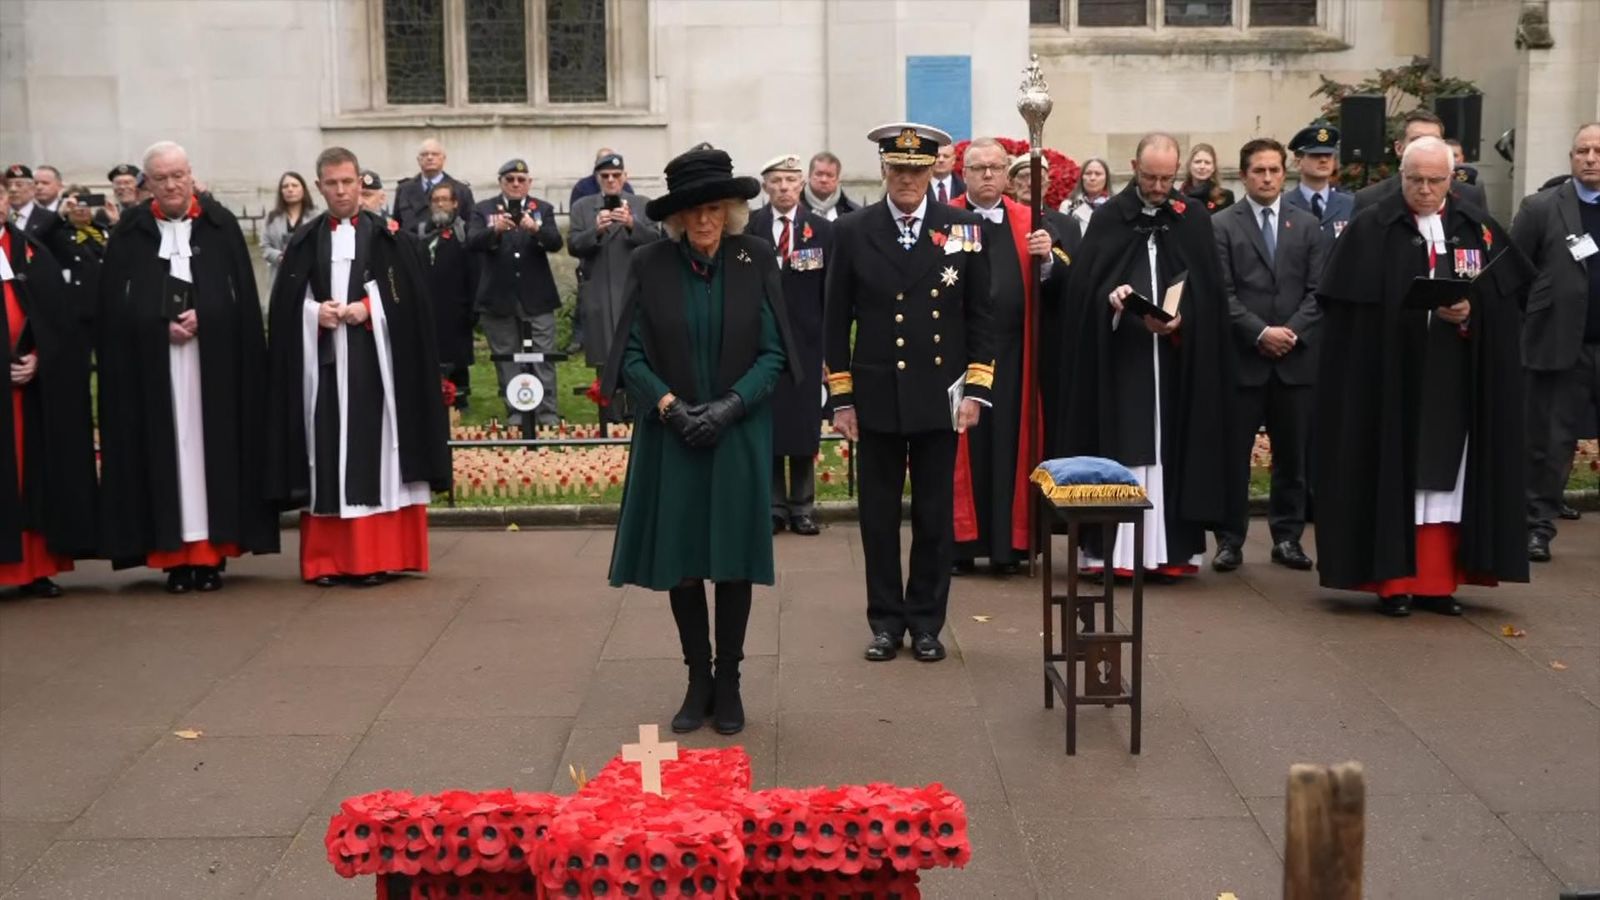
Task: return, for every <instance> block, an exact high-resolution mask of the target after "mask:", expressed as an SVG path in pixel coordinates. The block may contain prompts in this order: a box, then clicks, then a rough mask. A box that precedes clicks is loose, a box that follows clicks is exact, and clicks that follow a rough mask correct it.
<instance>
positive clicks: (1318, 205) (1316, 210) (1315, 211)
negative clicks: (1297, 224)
mask: <svg viewBox="0 0 1600 900" xmlns="http://www.w3.org/2000/svg"><path fill="white" fill-rule="evenodd" d="M1311 214H1312V215H1313V216H1316V217H1317V218H1318V219H1321V218H1322V193H1321V192H1320V191H1319V192H1317V193H1315V194H1312V195H1311Z"/></svg>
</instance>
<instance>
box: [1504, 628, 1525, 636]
mask: <svg viewBox="0 0 1600 900" xmlns="http://www.w3.org/2000/svg"><path fill="white" fill-rule="evenodd" d="M1500 635H1501V636H1502V637H1527V636H1528V633H1527V632H1526V631H1523V630H1522V629H1521V628H1518V627H1517V626H1515V625H1501V626H1500Z"/></svg>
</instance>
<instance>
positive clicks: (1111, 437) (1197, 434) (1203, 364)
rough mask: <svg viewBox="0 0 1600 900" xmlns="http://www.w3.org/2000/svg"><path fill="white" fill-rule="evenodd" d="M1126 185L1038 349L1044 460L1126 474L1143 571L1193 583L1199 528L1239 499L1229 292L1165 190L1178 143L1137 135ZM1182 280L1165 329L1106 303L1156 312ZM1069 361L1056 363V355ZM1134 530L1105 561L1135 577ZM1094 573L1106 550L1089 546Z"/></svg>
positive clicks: (1223, 516) (1212, 254) (1190, 209)
mask: <svg viewBox="0 0 1600 900" xmlns="http://www.w3.org/2000/svg"><path fill="white" fill-rule="evenodd" d="M1133 166H1134V171H1135V174H1136V177H1135V178H1134V180H1133V181H1132V182H1130V183H1129V185H1128V186H1127V188H1125V189H1124V190H1123V191H1122V192H1121V193H1119V194H1117V195H1116V196H1114V197H1112V198H1111V199H1110V200H1108V201H1106V202H1105V204H1104V205H1102V206H1101V207H1100V208H1099V209H1098V210H1096V211H1095V213H1094V216H1093V218H1091V219H1090V225H1089V228H1088V229H1086V230H1085V233H1084V239H1083V243H1082V244H1081V245H1080V246H1079V248H1078V256H1077V259H1076V261H1075V263H1074V265H1073V269H1074V272H1073V276H1072V278H1071V280H1070V282H1069V284H1068V286H1067V296H1066V310H1067V311H1068V312H1067V314H1066V315H1065V316H1064V317H1063V320H1064V321H1065V322H1066V323H1067V327H1068V329H1069V333H1067V334H1064V335H1062V336H1061V337H1060V339H1059V340H1056V341H1046V342H1044V346H1043V347H1042V348H1041V357H1042V358H1041V360H1040V365H1041V369H1042V370H1043V371H1056V372H1060V373H1061V374H1062V377H1063V380H1064V383H1063V384H1061V385H1060V386H1059V388H1058V390H1057V396H1058V397H1059V398H1060V399H1059V403H1060V406H1061V408H1062V414H1061V416H1060V417H1059V419H1058V420H1057V421H1056V422H1054V423H1053V425H1052V427H1051V428H1050V433H1049V438H1050V441H1051V446H1052V449H1051V452H1050V453H1049V454H1048V455H1050V456H1085V455H1088V456H1103V457H1107V458H1109V459H1113V460H1116V461H1117V462H1119V463H1122V464H1123V465H1124V466H1127V467H1128V468H1129V469H1130V470H1131V471H1132V472H1133V474H1134V476H1135V477H1136V478H1138V479H1139V483H1140V484H1142V485H1143V486H1144V488H1145V491H1146V493H1147V494H1148V495H1149V498H1150V502H1151V503H1152V504H1153V508H1152V509H1151V510H1150V511H1149V512H1147V513H1146V514H1145V527H1144V566H1145V568H1146V569H1148V570H1151V571H1153V572H1155V573H1157V574H1159V575H1162V576H1177V575H1188V574H1193V573H1194V572H1195V571H1197V569H1198V566H1199V559H1200V554H1201V553H1203V552H1204V550H1205V533H1206V531H1207V529H1209V528H1214V527H1216V526H1217V525H1218V524H1220V523H1222V522H1226V521H1231V518H1230V512H1231V511H1232V510H1233V504H1237V503H1242V502H1244V499H1243V498H1244V494H1245V490H1244V487H1243V486H1242V485H1240V486H1237V488H1235V486H1233V485H1232V484H1231V482H1230V478H1236V477H1237V476H1236V475H1232V474H1231V471H1230V470H1232V469H1234V468H1237V467H1233V466H1229V465H1228V461H1227V457H1226V455H1225V454H1226V448H1227V446H1228V440H1227V436H1228V435H1229V434H1230V433H1231V430H1230V428H1229V425H1228V423H1229V416H1230V412H1231V409H1230V398H1232V397H1233V396H1234V391H1235V376H1234V370H1233V367H1234V362H1233V350H1232V346H1231V345H1230V344H1229V343H1228V341H1229V333H1228V295H1227V292H1226V291H1225V290H1224V288H1223V285H1222V277H1221V270H1220V262H1219V260H1218V258H1217V250H1216V241H1215V238H1214V237H1213V233H1212V228H1211V219H1210V217H1209V216H1208V215H1207V214H1206V211H1205V210H1204V209H1203V208H1202V207H1201V205H1200V204H1197V203H1189V202H1185V201H1184V199H1183V198H1182V197H1181V196H1179V195H1178V194H1177V193H1176V192H1175V191H1174V190H1173V188H1172V180H1173V178H1174V177H1175V176H1176V173H1177V169H1178V145H1177V141H1176V140H1174V139H1173V138H1172V137H1171V136H1169V135H1165V134H1159V133H1157V134H1150V135H1146V136H1145V137H1144V138H1143V139H1142V140H1141V141H1140V142H1139V148H1138V153H1137V156H1136V158H1135V159H1134V163H1133ZM1180 277H1181V278H1182V279H1183V281H1184V287H1183V294H1182V298H1183V299H1182V303H1181V305H1180V307H1179V310H1178V317H1177V318H1176V319H1175V320H1174V321H1173V322H1171V323H1167V324H1166V325H1163V324H1162V323H1160V322H1158V321H1156V320H1155V319H1153V318H1140V317H1137V316H1135V315H1134V314H1133V313H1132V312H1131V311H1127V310H1123V309H1121V308H1120V304H1119V303H1114V302H1113V300H1112V298H1113V295H1115V296H1116V297H1117V299H1118V300H1120V299H1121V298H1122V297H1123V296H1126V294H1127V293H1128V291H1129V290H1135V291H1137V292H1138V293H1140V294H1142V295H1144V296H1146V297H1148V298H1150V299H1151V300H1152V302H1154V303H1156V304H1158V305H1159V304H1160V303H1161V302H1162V298H1163V297H1164V295H1165V293H1166V291H1167V289H1168V287H1170V286H1171V285H1172V284H1173V283H1174V282H1176V281H1177V280H1178V279H1179V278H1180ZM1063 351H1065V352H1070V353H1072V354H1073V355H1074V356H1073V358H1072V359H1070V360H1066V361H1060V360H1053V359H1052V358H1051V355H1052V354H1053V353H1057V352H1063ZM1132 536H1133V528H1132V526H1131V525H1124V526H1122V527H1121V528H1120V529H1119V531H1118V537H1117V541H1116V547H1115V548H1114V549H1113V550H1112V552H1111V554H1110V557H1111V561H1110V563H1109V564H1110V565H1111V566H1112V567H1113V568H1114V569H1116V570H1118V572H1119V574H1126V573H1129V572H1131V571H1132V567H1133V546H1132V544H1133V540H1132ZM1085 544H1086V554H1087V556H1088V557H1089V558H1088V559H1087V560H1086V562H1087V564H1088V566H1089V568H1090V570H1091V571H1093V570H1094V569H1095V568H1097V567H1099V566H1100V565H1101V564H1102V563H1103V561H1104V560H1103V556H1104V555H1105V548H1102V547H1100V546H1099V545H1098V542H1097V541H1093V542H1092V541H1086V542H1085Z"/></svg>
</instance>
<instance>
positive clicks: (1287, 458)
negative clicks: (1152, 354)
mask: <svg viewBox="0 0 1600 900" xmlns="http://www.w3.org/2000/svg"><path fill="white" fill-rule="evenodd" d="M1287 163H1288V154H1287V152H1286V151H1285V150H1284V148H1283V145H1282V144H1280V143H1278V142H1277V141H1275V140H1272V139H1270V138H1258V139H1256V140H1253V141H1250V142H1249V143H1247V144H1245V145H1244V147H1242V148H1241V149H1240V150H1239V173H1240V177H1241V180H1242V181H1243V182H1244V187H1245V197H1246V202H1244V203H1235V204H1234V205H1233V206H1230V207H1228V208H1227V209H1225V210H1223V211H1222V212H1220V213H1217V215H1216V217H1215V218H1213V219H1212V224H1213V226H1214V227H1215V230H1216V237H1217V253H1218V254H1219V255H1220V256H1221V257H1222V281H1223V285H1224V286H1225V287H1226V288H1227V292H1228V310H1229V318H1230V319H1231V320H1232V323H1233V333H1234V337H1235V338H1236V344H1237V346H1238V349H1239V356H1238V359H1239V366H1238V371H1239V385H1238V394H1237V399H1236V401H1235V402H1236V410H1237V413H1236V414H1235V416H1234V417H1233V420H1234V423H1235V424H1236V425H1237V426H1238V431H1237V437H1236V439H1237V441H1238V444H1237V446H1235V447H1234V449H1233V457H1232V458H1233V462H1234V464H1235V465H1237V466H1239V467H1240V472H1241V474H1242V476H1243V477H1241V478H1238V479H1237V480H1235V481H1234V482H1231V483H1233V484H1236V485H1239V486H1241V487H1244V486H1247V485H1248V484H1249V483H1250V479H1249V467H1250V455H1251V449H1252V448H1253V447H1254V445H1255V439H1256V431H1257V429H1259V428H1260V427H1261V424H1262V423H1263V422H1265V423H1266V426H1267V435H1268V437H1269V438H1271V440H1272V494H1271V499H1270V501H1269V503H1268V514H1267V524H1268V527H1269V528H1270V529H1271V531H1272V561H1273V562H1275V563H1278V564H1279V565H1283V566H1288V567H1289V568H1291V569H1309V568H1311V559H1310V557H1308V556H1306V553H1305V550H1304V549H1302V548H1301V546H1300V535H1301V534H1302V532H1304V531H1305V525H1306V447H1307V443H1308V440H1307V439H1308V436H1309V433H1310V430H1311V412H1312V409H1311V406H1312V399H1313V397H1312V389H1313V388H1312V385H1313V384H1314V382H1315V380H1316V371H1317V362H1316V350H1315V347H1316V341H1317V336H1316V325H1317V320H1318V319H1319V318H1320V317H1321V311H1320V309H1319V308H1318V306H1317V299H1316V291H1317V281H1318V278H1319V276H1320V275H1321V273H1322V265H1323V262H1324V257H1325V255H1326V252H1327V246H1328V244H1330V243H1331V241H1330V240H1329V239H1328V238H1327V237H1326V236H1325V235H1324V234H1323V233H1322V229H1321V223H1319V222H1318V221H1317V219H1316V217H1314V216H1312V215H1311V213H1309V212H1307V211H1305V210H1302V209H1297V208H1295V207H1293V206H1290V205H1289V204H1287V203H1285V202H1282V201H1283V180H1284V172H1285V169H1286V168H1287ZM1245 489H1248V488H1247V487H1246V488H1245ZM1230 508H1233V507H1230ZM1237 509H1238V513H1237V515H1236V517H1235V519H1234V521H1233V522H1232V523H1230V524H1229V525H1228V526H1227V528H1226V530H1223V531H1218V533H1217V555H1216V558H1215V559H1213V560H1212V562H1211V565H1212V568H1214V569H1216V570H1217V571H1219V572H1226V571H1229V570H1231V569H1236V568H1238V567H1239V564H1240V563H1241V562H1243V559H1244V554H1243V550H1242V547H1243V546H1244V538H1245V532H1246V530H1247V529H1248V528H1249V518H1248V512H1247V510H1246V504H1244V503H1239V504H1237Z"/></svg>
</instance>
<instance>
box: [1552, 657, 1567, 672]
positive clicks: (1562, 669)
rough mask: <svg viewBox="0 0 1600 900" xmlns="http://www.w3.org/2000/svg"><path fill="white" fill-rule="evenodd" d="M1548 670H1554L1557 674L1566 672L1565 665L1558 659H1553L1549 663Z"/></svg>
mask: <svg viewBox="0 0 1600 900" xmlns="http://www.w3.org/2000/svg"><path fill="white" fill-rule="evenodd" d="M1550 668H1552V669H1555V670H1556V671H1557V672H1565V671H1566V670H1567V664H1566V663H1564V662H1562V661H1561V660H1559V659H1554V660H1551V661H1550Z"/></svg>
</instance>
